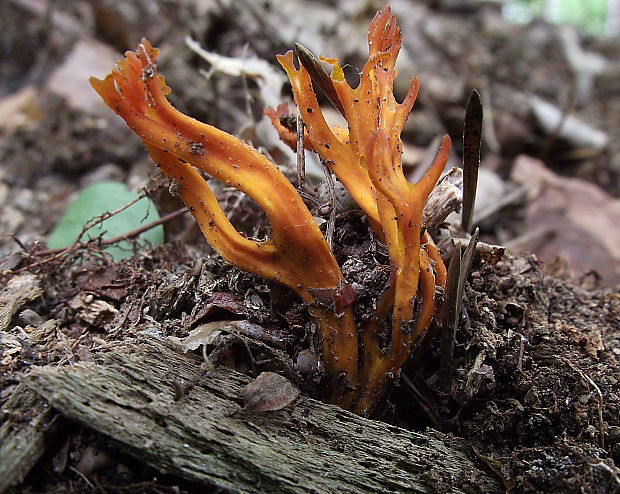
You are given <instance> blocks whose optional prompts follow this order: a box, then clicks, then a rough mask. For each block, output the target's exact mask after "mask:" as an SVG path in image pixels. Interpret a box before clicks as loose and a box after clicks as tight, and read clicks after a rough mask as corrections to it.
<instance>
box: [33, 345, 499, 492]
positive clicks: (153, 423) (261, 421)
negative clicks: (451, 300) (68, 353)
mask: <svg viewBox="0 0 620 494" xmlns="http://www.w3.org/2000/svg"><path fill="white" fill-rule="evenodd" d="M111 349H113V351H109V352H103V353H100V354H97V355H96V356H95V361H96V362H90V363H85V364H78V365H74V366H71V367H56V368H52V367H43V368H39V369H34V370H33V371H32V372H31V373H30V375H29V377H28V378H27V385H28V386H29V387H30V388H31V389H32V390H34V391H35V392H36V393H38V394H40V395H41V396H43V397H44V398H45V399H46V400H47V401H48V402H49V403H50V404H51V405H52V406H53V407H54V408H56V409H57V410H58V411H59V412H60V413H62V414H63V415H65V416H67V417H68V418H70V419H71V420H74V421H76V422H79V423H81V424H83V425H84V426H86V427H89V428H91V429H94V430H96V431H98V432H100V433H102V434H105V435H107V436H109V437H111V438H112V439H114V440H115V441H117V442H118V443H121V444H122V445H123V447H124V449H126V450H127V451H128V452H129V453H130V454H132V455H135V456H136V457H137V458H138V459H140V460H141V461H143V462H145V463H147V464H149V465H151V466H153V467H154V468H156V469H158V470H160V471H162V472H166V473H170V474H174V475H178V476H180V477H182V478H185V479H187V480H189V481H192V482H197V483H201V484H204V485H215V486H217V487H220V488H223V489H226V490H229V491H231V492H237V493H254V492H263V493H270V492H271V493H276V492H291V493H309V492H312V493H333V492H339V493H365V492H368V493H371V492H372V493H376V492H413V493H416V492H425V493H429V492H455V493H460V492H485V493H493V492H501V491H502V490H501V488H500V485H499V482H497V481H496V480H495V479H494V478H492V477H491V476H490V475H489V474H488V473H487V472H485V471H483V470H481V469H480V468H481V467H480V464H479V463H478V461H477V460H476V459H475V456H474V454H473V451H471V449H470V448H468V447H467V446H466V445H465V444H464V443H463V442H461V441H460V440H458V439H455V438H452V437H449V436H446V435H443V434H440V433H438V432H434V431H431V432H425V433H417V432H411V431H407V430H404V429H400V428H398V427H393V426H390V425H388V424H385V423H381V422H376V421H371V420H367V419H363V418H361V417H358V416H356V415H354V414H352V413H349V412H346V411H343V410H341V409H339V408H337V407H335V406H331V405H326V404H324V403H321V402H318V401H315V400H312V399H309V398H300V399H298V400H297V401H296V402H295V403H293V405H291V406H289V407H287V408H285V409H283V410H280V411H276V412H262V413H252V412H248V411H244V410H242V409H241V408H242V405H243V403H242V398H241V395H240V392H239V391H240V389H241V388H242V387H243V386H245V385H246V384H247V383H248V382H249V381H250V378H249V377H247V376H245V375H242V374H239V373H237V372H235V371H233V370H230V369H227V368H218V369H216V370H215V371H213V372H212V373H210V374H208V375H207V376H206V377H205V378H203V379H202V380H201V381H200V382H199V383H198V385H197V386H196V387H194V388H193V389H192V390H191V391H190V393H189V394H187V395H185V396H183V397H182V398H181V399H180V400H179V401H174V396H175V389H174V383H175V382H178V380H179V379H182V380H183V381H185V382H189V381H191V380H192V378H193V377H194V376H196V375H197V373H198V372H199V364H200V360H199V359H198V358H197V357H195V356H193V355H183V354H181V353H178V352H177V351H176V350H174V349H172V348H170V347H168V346H167V345H165V344H163V343H160V342H156V341H154V340H141V341H139V342H137V343H128V344H125V345H124V346H123V347H120V348H119V345H118V344H117V345H116V346H115V347H111Z"/></svg>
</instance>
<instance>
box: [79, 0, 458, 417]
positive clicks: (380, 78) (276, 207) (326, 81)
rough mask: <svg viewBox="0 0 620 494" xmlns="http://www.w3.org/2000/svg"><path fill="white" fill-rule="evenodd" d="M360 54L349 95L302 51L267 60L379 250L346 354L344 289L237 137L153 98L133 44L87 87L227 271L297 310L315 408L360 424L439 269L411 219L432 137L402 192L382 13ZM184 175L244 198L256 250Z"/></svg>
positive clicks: (389, 20)
mask: <svg viewBox="0 0 620 494" xmlns="http://www.w3.org/2000/svg"><path fill="white" fill-rule="evenodd" d="M368 45H369V48H370V55H369V59H368V61H367V62H366V64H365V65H364V68H363V71H362V74H361V77H360V83H359V85H358V86H357V87H356V88H351V87H350V86H349V84H348V83H347V82H346V80H345V78H344V74H343V72H342V69H341V68H340V66H339V65H338V63H337V60H336V59H324V61H325V62H328V63H330V64H331V65H332V66H333V70H332V73H331V76H328V75H327V74H326V73H323V74H319V75H320V77H318V78H317V67H316V66H314V67H307V66H306V65H308V56H307V55H305V56H304V58H303V59H302V63H300V66H299V68H296V67H295V65H294V63H293V53H292V52H290V51H289V52H288V53H286V54H285V55H281V56H278V60H279V62H280V64H281V65H282V67H283V68H284V69H285V70H286V72H287V74H288V76H289V79H290V81H291V84H292V88H293V93H294V96H295V101H296V103H297V106H298V107H299V109H300V113H301V116H302V119H303V121H304V123H305V126H306V129H307V139H306V143H307V148H308V149H310V150H313V151H315V152H317V153H318V154H319V156H320V157H321V160H322V161H323V163H325V164H326V165H327V166H328V167H329V169H330V170H331V171H332V172H333V173H334V174H335V175H336V177H337V178H338V179H339V180H340V181H341V182H342V184H343V185H344V186H345V188H346V189H347V190H348V191H349V193H350V194H351V196H352V198H353V199H354V200H355V202H356V203H357V204H358V205H359V207H360V208H361V209H362V210H363V211H364V213H365V214H366V215H367V217H368V218H369V221H370V223H371V224H372V226H373V228H374V230H375V232H376V234H377V236H378V237H379V238H380V239H381V240H382V241H384V242H385V243H386V245H387V249H388V254H389V259H390V262H391V264H392V267H393V270H392V276H391V277H390V281H389V283H388V286H387V287H386V289H385V291H384V293H383V294H381V295H380V296H379V298H378V301H377V308H376V310H375V312H374V314H372V317H371V318H370V320H369V323H368V324H367V326H366V327H364V328H360V329H359V332H360V334H361V336H362V338H361V342H360V344H359V346H358V329H356V327H355V323H354V320H353V315H352V311H351V305H350V303H349V300H347V301H346V302H347V303H342V301H343V299H344V298H348V299H352V298H354V297H351V296H349V297H342V296H340V294H341V293H342V292H343V291H342V287H344V286H347V285H346V284H345V280H344V278H343V275H342V273H341V271H340V268H339V267H338V265H337V263H336V261H335V259H334V256H333V253H332V252H331V251H330V249H329V247H328V245H327V243H326V241H325V239H324V237H323V235H322V234H321V232H320V230H319V229H318V227H317V226H316V224H315V222H314V220H313V218H312V216H311V214H310V212H309V211H308V209H307V208H306V206H305V205H304V203H303V201H302V199H301V197H300V196H299V194H298V193H297V191H296V190H295V188H294V187H293V186H292V185H291V184H290V183H289V182H288V180H287V179H286V178H285V177H284V175H282V173H281V172H280V171H279V170H278V169H277V167H276V166H275V165H274V164H272V163H271V162H270V161H269V160H267V159H266V158H265V157H264V156H263V155H262V154H260V153H259V152H258V151H256V150H255V149H253V148H251V147H250V146H248V145H247V144H245V143H243V142H242V141H240V140H239V139H237V138H235V137H233V136H231V135H229V134H226V133H224V132H222V131H220V130H218V129H216V128H214V127H212V126H210V125H207V124H204V123H200V122H198V121H196V120H194V119H191V118H189V117H187V116H185V115H183V114H182V113H180V112H179V111H177V110H176V109H174V108H173V107H172V106H171V105H170V103H169V102H168V100H167V99H166V95H167V94H168V92H169V91H170V90H169V88H168V87H167V86H166V85H165V83H164V80H163V78H162V77H161V76H159V75H158V74H157V70H156V66H155V59H156V57H157V53H158V51H157V50H156V49H154V48H153V47H151V45H150V44H149V43H148V41H146V40H143V41H142V43H141V44H140V45H139V47H138V50H137V52H135V53H134V52H127V54H126V57H125V58H124V59H123V60H122V61H121V62H119V64H118V66H117V67H116V68H115V69H114V70H113V72H112V73H111V74H109V75H108V76H107V77H106V78H105V79H104V80H96V79H92V80H91V84H92V85H93V87H94V88H95V90H96V91H97V92H98V93H99V94H100V96H101V97H102V98H103V99H104V101H105V102H106V103H107V104H108V106H110V108H112V109H113V110H114V111H115V112H116V113H118V114H119V115H120V116H121V117H122V118H123V119H124V120H125V121H126V122H127V124H128V125H129V127H130V128H131V129H132V130H133V131H134V132H135V133H136V134H137V135H138V136H140V138H142V140H143V141H144V144H145V145H146V148H147V150H148V152H149V154H150V155H151V157H152V159H153V160H154V161H155V163H157V164H158V166H159V167H160V169H161V171H162V173H164V174H165V175H166V176H167V177H168V178H169V179H171V180H176V181H177V182H178V183H180V184H181V189H180V192H179V195H180V197H181V199H182V200H183V201H184V202H185V203H186V204H187V206H188V207H189V208H190V210H191V211H192V214H193V215H194V217H195V218H196V221H197V222H198V224H199V225H200V228H201V229H202V232H203V233H204V235H205V237H206V238H207V240H208V242H209V243H210V244H211V245H212V246H213V247H214V248H215V249H216V250H217V251H218V252H219V253H220V254H221V255H222V256H223V257H224V258H225V259H226V260H228V261H229V262H231V263H232V264H234V265H236V266H238V267H239V268H241V269H243V270H245V271H248V272H251V273H254V274H257V275H259V276H262V277H265V278H268V279H271V280H275V281H278V282H281V283H283V284H285V285H286V286H288V287H289V288H291V289H292V290H293V291H294V292H295V293H297V294H298V295H299V296H300V297H301V298H302V299H303V300H304V301H305V302H306V303H307V304H308V308H309V311H310V314H311V315H312V317H313V318H314V320H315V322H316V323H317V327H318V328H319V336H320V337H321V339H322V343H323V360H324V362H325V367H326V372H327V376H328V380H327V382H328V386H329V387H330V391H329V392H328V394H327V395H328V397H329V399H331V400H332V401H334V402H335V403H338V404H340V405H341V406H344V407H347V408H350V409H352V410H355V411H357V412H358V413H362V414H365V415H368V414H370V413H371V412H372V410H373V408H374V407H375V406H376V404H377V402H378V400H379V398H380V397H381V396H382V394H383V393H384V392H385V390H386V389H387V387H388V386H389V385H390V384H391V383H392V382H393V381H394V380H395V379H396V377H397V376H398V373H399V371H400V369H401V368H402V366H403V365H404V363H405V361H406V359H407V357H408V356H409V354H410V352H411V350H412V349H414V348H415V347H417V346H418V345H419V343H420V341H421V340H422V338H423V337H424V335H425V334H426V331H427V328H428V326H429V324H430V321H431V319H432V317H433V315H434V314H437V313H438V312H439V311H438V310H437V308H436V305H438V304H436V303H435V293H436V287H438V286H439V287H443V286H445V279H446V273H445V267H444V265H443V263H442V261H441V257H440V255H439V252H438V250H437V248H436V247H435V245H434V243H433V241H432V239H431V238H430V235H429V234H428V233H427V232H426V231H425V230H424V227H423V225H422V211H423V209H424V204H425V203H426V201H427V199H428V196H429V194H430V192H431V191H432V189H433V187H434V186H435V184H436V182H437V180H438V178H439V176H440V174H441V171H442V170H443V168H444V166H445V163H446V161H447V157H448V151H449V148H450V140H449V138H448V137H447V136H446V137H444V138H443V140H442V144H441V147H440V150H439V153H438V155H437V158H436V159H435V161H434V162H433V164H432V165H431V167H430V168H429V170H428V171H427V172H426V174H425V175H424V176H423V178H422V179H421V180H420V181H419V182H418V183H415V184H413V183H410V182H408V181H407V179H406V178H405V175H404V174H403V170H402V163H401V155H402V141H401V139H400V134H401V132H402V129H403V126H404V124H405V121H406V119H407V116H408V114H409V112H410V111H411V108H412V106H413V103H414V101H415V99H416V96H417V93H418V81H417V79H415V78H414V79H413V80H412V82H411V87H410V90H409V92H408V93H407V96H406V97H405V99H404V100H403V102H402V103H397V102H396V100H395V98H394V95H393V82H394V78H395V76H396V71H395V70H394V65H395V62H396V57H397V55H398V52H399V51H400V45H401V36H400V30H399V28H398V27H397V25H396V21H395V18H394V17H393V16H392V15H391V12H390V9H389V7H386V8H385V9H384V10H383V11H381V12H379V13H378V14H377V15H376V16H375V18H374V19H373V21H372V23H371V26H370V29H369V32H368ZM304 60H305V61H304ZM313 63H314V62H313ZM316 63H317V64H318V63H319V62H318V61H316ZM317 79H320V80H317ZM313 81H314V82H315V83H318V84H319V86H320V87H323V89H327V92H328V97H329V98H330V99H331V101H332V102H333V103H334V105H335V106H336V107H337V108H338V109H339V110H340V111H341V113H342V114H343V116H344V117H345V119H346V121H347V126H348V128H347V129H343V128H330V127H329V126H328V125H327V123H326V122H325V119H324V117H323V114H322V112H321V109H320V107H319V104H318V102H317V98H316V95H315V93H314V89H313ZM281 113H282V108H279V109H278V111H276V110H273V109H267V110H266V114H267V115H268V116H269V118H270V119H271V120H272V122H273V123H274V125H275V126H276V128H277V129H278V131H279V132H280V135H281V137H282V138H283V140H285V141H287V142H289V143H292V141H293V138H294V134H293V133H291V132H290V130H288V129H286V128H284V127H283V126H282V125H281V124H280V122H279V115H280V114H281ZM197 169H198V170H201V171H203V172H205V173H207V174H208V175H210V176H211V177H213V178H216V179H218V180H220V181H222V182H224V183H225V184H227V185H229V186H232V187H235V188H237V189H239V190H241V191H242V192H244V193H245V194H247V195H248V196H250V197H251V198H252V199H254V201H256V203H257V204H258V205H259V206H260V207H261V208H262V209H263V210H264V211H265V213H266V215H267V217H268V219H269V222H270V224H271V232H272V233H271V237H270V238H269V240H267V241H265V242H257V241H253V240H250V239H248V238H245V237H244V236H242V235H241V234H239V233H238V232H237V231H236V230H235V229H234V227H233V226H232V225H231V224H230V222H229V221H228V219H227V217H226V215H225V214H224V212H223V211H222V209H221V208H220V206H219V204H218V202H217V200H216V198H215V196H214V194H213V192H212V191H211V189H210V188H209V185H208V184H207V182H206V181H205V180H204V179H203V178H202V176H201V175H200V174H199V172H198V170H197ZM348 291H349V292H350V290H348ZM345 292H346V291H345ZM439 292H441V290H439ZM318 293H321V294H328V297H327V299H326V297H324V296H321V297H320V300H318V299H317V294H318ZM349 295H351V293H349ZM414 304H417V307H418V308H417V310H415V311H414ZM390 313H391V327H392V331H391V340H390V344H389V346H388V348H382V347H381V345H380V342H379V338H378V333H379V330H380V327H381V325H382V324H383V322H384V321H385V320H386V319H387V318H388V317H389V314H390ZM336 384H338V385H336Z"/></svg>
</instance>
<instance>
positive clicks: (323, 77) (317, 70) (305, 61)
mask: <svg viewBox="0 0 620 494" xmlns="http://www.w3.org/2000/svg"><path fill="white" fill-rule="evenodd" d="M295 55H297V58H298V59H299V63H301V65H303V66H304V68H305V69H306V70H307V71H308V74H310V77H311V78H312V82H314V83H315V84H316V85H317V86H319V88H321V91H323V93H324V94H325V96H327V99H329V101H330V102H331V103H332V105H334V106H335V107H336V110H338V111H339V112H340V113H341V114H342V115H344V108H343V107H342V103H340V99H339V98H338V93H336V89H335V88H334V84H333V83H332V79H331V77H329V74H328V73H327V72H326V71H325V69H324V68H323V65H322V64H321V61H320V60H319V59H318V58H317V57H316V56H315V55H314V54H313V53H312V52H311V51H310V50H308V48H306V47H305V46H304V45H302V44H300V43H295Z"/></svg>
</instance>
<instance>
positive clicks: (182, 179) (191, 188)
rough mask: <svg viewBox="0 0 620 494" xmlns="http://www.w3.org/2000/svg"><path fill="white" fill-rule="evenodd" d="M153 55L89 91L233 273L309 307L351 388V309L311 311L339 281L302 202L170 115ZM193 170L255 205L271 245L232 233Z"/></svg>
mask: <svg viewBox="0 0 620 494" xmlns="http://www.w3.org/2000/svg"><path fill="white" fill-rule="evenodd" d="M157 54H158V50H156V49H154V48H153V47H152V46H151V45H150V43H149V42H148V41H146V40H143V41H142V43H141V44H140V45H139V46H138V50H137V52H135V53H134V52H127V54H126V57H125V59H123V60H122V61H120V62H119V63H118V65H117V67H116V68H115V69H114V71H113V72H112V73H111V74H109V75H108V76H107V77H106V78H105V79H104V80H97V79H91V84H92V86H93V88H94V89H95V90H96V91H97V92H98V93H99V95H100V96H101V97H102V98H103V100H104V101H105V102H106V104H107V105H108V106H109V107H110V108H112V109H113V110H114V111H115V112H116V113H118V114H119V115H120V116H121V117H122V118H123V119H124V120H125V122H127V125H129V127H130V128H131V129H132V130H133V131H134V132H135V133H136V134H137V135H138V136H139V137H140V138H141V139H142V140H143V141H144V144H145V145H146V148H147V150H148V152H149V154H150V155H151V158H152V159H153V161H154V162H155V163H157V164H158V166H159V167H160V169H161V171H162V173H163V174H164V175H166V176H167V177H168V178H169V179H170V180H176V181H177V182H178V183H179V184H180V190H179V196H180V198H181V199H182V200H183V202H184V203H185V204H186V205H187V206H188V207H189V208H190V210H191V212H192V214H193V215H194V217H195V218H196V221H197V222H198V224H199V225H200V228H201V230H202V232H203V234H204V236H205V237H206V238H207V240H208V242H209V243H210V244H211V245H212V246H213V248H214V249H215V250H217V251H218V252H219V253H220V254H221V255H222V257H224V258H225V259H226V260H227V261H229V262H230V263H232V264H234V265H235V266H238V267H239V268H241V269H243V270H245V271H248V272H250V273H254V274H257V275H259V276H262V277H264V278H268V279H271V280H274V281H279V282H281V283H283V284H285V285H286V286H288V287H289V288H291V289H292V290H293V291H295V292H296V293H297V294H298V295H299V296H300V297H301V298H302V299H303V300H304V301H306V302H308V303H309V304H310V312H311V314H312V315H313V316H314V318H315V319H316V321H317V323H318V325H319V327H320V329H321V333H322V337H323V349H324V359H325V364H326V368H327V369H328V372H329V373H330V374H331V375H333V376H339V375H340V374H341V373H343V374H344V375H345V376H346V378H347V379H348V380H349V382H350V383H355V382H356V380H357V377H356V375H357V331H356V330H355V326H354V322H353V316H352V313H351V309H350V307H348V308H345V309H344V310H343V311H342V313H339V314H335V313H334V311H333V308H331V307H324V306H323V305H322V304H321V303H315V302H316V300H315V296H314V295H312V293H311V292H312V289H317V288H318V289H326V290H329V291H331V293H336V292H337V290H338V288H339V287H340V285H341V284H342V283H343V282H344V280H343V277H342V274H341V272H340V268H339V267H338V264H337V263H336V260H335V259H334V256H333V254H332V252H331V251H330V249H329V247H328V245H327V242H326V241H325V238H324V237H323V234H322V233H321V231H320V230H319V228H318V227H317V225H316V223H315V221H314V219H313V218H312V215H311V214H310V212H309V211H308V209H307V207H306V206H305V204H304V202H303V200H302V199H301V197H300V196H299V195H298V194H297V192H296V191H295V188H294V187H293V186H292V185H291V183H290V182H289V181H288V180H287V179H286V177H284V175H283V174H282V173H281V172H280V171H279V170H278V168H277V167H276V166H275V165H274V164H273V163H271V162H270V161H269V160H267V158H265V157H264V156H263V155H262V154H260V153H259V152H258V151H256V150H255V149H253V148H251V147H250V146H248V145H247V144H245V143H244V142H242V141H240V140H239V139H237V138H236V137H233V136H231V135H230V134H227V133H225V132H222V131H221V130H218V129H216V128H215V127H212V126H210V125H206V124H204V123H201V122H198V121H197V120H194V119H192V118H189V117H187V116H186V115H183V114H182V113H180V112H179V111H177V110H176V109H175V108H173V107H172V105H170V103H169V102H168V100H167V99H166V94H168V92H169V91H170V90H169V88H168V87H167V86H166V85H165V83H164V80H163V77H161V76H159V75H157V72H156V66H155V60H156V57H157ZM196 168H198V169H199V170H202V171H204V172H206V173H208V174H209V175H211V176H212V177H214V178H217V179H218V180H221V181H222V182H224V183H225V184H226V185H229V186H232V187H235V188H237V189H239V190H241V191H243V192H244V193H245V194H247V195H248V196H250V197H251V198H252V199H254V201H256V203H257V204H258V205H259V206H260V207H261V208H262V209H263V210H264V211H265V213H266V215H267V217H268V219H269V221H270V224H271V232H272V233H271V238H270V239H269V240H268V241H266V242H256V241H253V240H250V239H247V238H245V237H244V236H243V235H241V234H240V233H239V232H237V230H235V228H234V227H233V226H232V225H231V223H230V222H229V220H228V218H227V217H226V215H225V213H224V212H223V211H222V209H221V208H220V206H219V204H218V202H217V199H216V198H215V195H214V194H213V192H212V191H211V189H210V188H209V185H208V184H207V182H206V181H205V180H204V179H203V178H202V177H201V176H200V174H199V173H198V171H197V170H196Z"/></svg>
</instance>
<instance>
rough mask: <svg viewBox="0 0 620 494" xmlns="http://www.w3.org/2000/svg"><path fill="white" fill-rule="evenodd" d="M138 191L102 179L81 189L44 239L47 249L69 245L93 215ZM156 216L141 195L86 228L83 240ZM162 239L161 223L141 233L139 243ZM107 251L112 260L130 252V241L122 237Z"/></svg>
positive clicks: (120, 232) (108, 234)
mask: <svg viewBox="0 0 620 494" xmlns="http://www.w3.org/2000/svg"><path fill="white" fill-rule="evenodd" d="M136 197H138V194H136V193H134V192H130V191H129V190H127V188H126V187H125V185H124V184H122V183H118V182H101V183H98V184H94V185H91V186H89V187H86V188H85V189H84V190H82V191H81V192H80V193H79V195H78V196H77V198H76V199H75V200H74V201H73V202H72V203H71V205H70V206H69V208H68V209H67V211H66V213H65V214H64V216H63V217H62V219H61V220H60V221H59V222H58V224H57V225H56V227H55V228H54V230H53V231H52V233H51V234H50V236H49V238H48V240H47V246H48V247H49V248H50V249H60V248H63V247H68V246H70V245H71V244H72V243H73V242H74V241H75V240H76V238H77V237H78V235H79V234H80V232H81V231H82V228H84V225H87V224H88V223H91V222H92V221H93V220H94V219H95V218H97V217H98V216H101V215H102V214H105V213H107V212H112V211H115V210H117V209H119V208H120V207H122V206H124V205H125V204H127V203H129V202H131V201H133V200H135V199H136ZM158 219H159V214H158V212H157V209H156V208H155V205H154V204H153V202H152V201H151V200H150V199H148V198H146V197H145V198H143V199H140V200H139V201H138V202H136V203H135V204H132V205H131V206H130V207H128V208H127V209H125V210H123V211H121V212H120V213H118V214H115V215H114V216H112V217H110V218H108V219H106V220H104V221H103V222H101V223H98V224H97V225H95V226H93V227H91V228H89V229H88V230H87V231H86V232H85V234H84V235H83V236H82V239H81V240H82V241H88V240H90V239H93V238H98V237H101V238H103V239H109V238H114V237H117V236H119V235H124V234H126V233H128V232H131V231H132V230H135V229H136V228H139V227H141V226H144V225H146V224H148V223H151V222H153V221H156V220H158ZM163 241H164V229H163V227H162V226H161V225H159V226H157V227H155V228H151V229H150V230H147V231H145V232H143V233H142V234H140V236H139V237H138V243H139V245H140V246H147V245H148V244H161V243H163ZM105 250H106V252H107V253H108V254H109V255H110V256H111V257H112V259H114V260H119V259H123V258H125V257H130V256H131V255H133V249H132V247H131V243H130V242H128V241H126V240H124V241H122V242H118V243H116V244H113V245H108V246H106V247H105Z"/></svg>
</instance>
